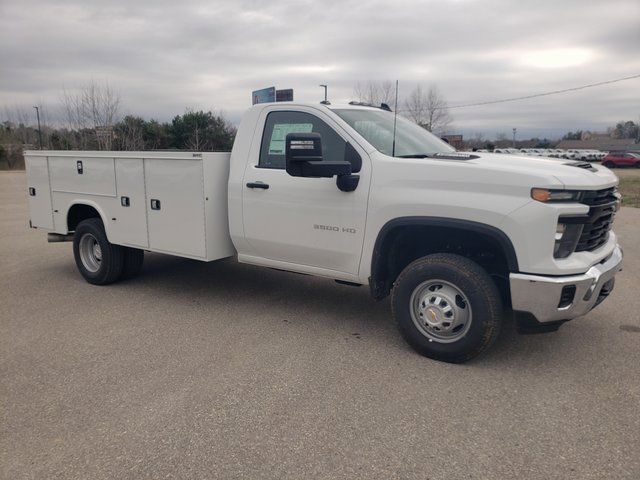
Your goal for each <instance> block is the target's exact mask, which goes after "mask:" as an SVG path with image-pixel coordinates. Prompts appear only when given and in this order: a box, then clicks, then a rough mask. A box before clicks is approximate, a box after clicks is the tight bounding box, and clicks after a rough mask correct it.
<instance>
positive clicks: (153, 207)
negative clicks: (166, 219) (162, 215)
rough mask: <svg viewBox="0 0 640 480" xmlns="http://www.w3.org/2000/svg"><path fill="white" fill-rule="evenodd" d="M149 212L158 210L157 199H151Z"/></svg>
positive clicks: (158, 201) (158, 203)
mask: <svg viewBox="0 0 640 480" xmlns="http://www.w3.org/2000/svg"><path fill="white" fill-rule="evenodd" d="M151 210H160V200H158V199H157V198H152V199H151Z"/></svg>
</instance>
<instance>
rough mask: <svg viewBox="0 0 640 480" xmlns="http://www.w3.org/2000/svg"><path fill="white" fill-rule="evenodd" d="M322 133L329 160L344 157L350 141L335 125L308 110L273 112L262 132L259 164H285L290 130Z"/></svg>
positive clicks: (323, 150)
mask: <svg viewBox="0 0 640 480" xmlns="http://www.w3.org/2000/svg"><path fill="white" fill-rule="evenodd" d="M310 132H315V133H319V134H320V135H321V136H322V155H323V157H324V159H325V160H343V159H344V158H345V147H346V143H347V142H345V141H344V140H343V139H342V137H340V135H338V134H337V133H336V132H335V130H333V128H331V127H330V126H329V125H327V124H326V123H325V122H323V121H322V120H320V119H319V118H318V117H316V116H314V115H311V114H309V113H305V112H285V111H279V112H271V113H269V115H267V120H266V122H265V125H264V132H263V133H262V144H261V146H260V159H259V161H258V166H260V167H263V168H282V169H284V167H285V164H284V163H285V162H284V147H285V144H284V142H285V138H286V137H287V134H288V133H310Z"/></svg>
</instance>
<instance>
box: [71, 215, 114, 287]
mask: <svg viewBox="0 0 640 480" xmlns="http://www.w3.org/2000/svg"><path fill="white" fill-rule="evenodd" d="M73 256H74V257H75V260H76V265H77V267H78V270H79V271H80V274H81V275H82V276H83V277H84V279H85V280H86V281H87V282H89V283H92V284H94V285H107V284H109V283H113V282H115V281H116V280H118V279H119V278H120V275H121V274H122V270H123V266H124V249H123V248H122V247H121V246H119V245H114V244H112V243H110V242H109V240H108V239H107V234H106V233H105V231H104V225H103V224H102V220H100V219H99V218H89V219H87V220H83V221H82V222H80V224H79V225H78V227H77V228H76V232H75V235H74V236H73Z"/></svg>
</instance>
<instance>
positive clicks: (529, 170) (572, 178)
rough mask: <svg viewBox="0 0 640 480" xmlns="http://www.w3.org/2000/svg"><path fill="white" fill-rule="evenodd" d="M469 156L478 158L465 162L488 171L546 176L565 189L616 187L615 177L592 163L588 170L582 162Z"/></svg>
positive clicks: (516, 156)
mask: <svg viewBox="0 0 640 480" xmlns="http://www.w3.org/2000/svg"><path fill="white" fill-rule="evenodd" d="M472 155H474V156H477V157H478V158H474V159H472V160H467V161H469V162H474V163H477V164H479V165H481V166H483V167H486V168H488V169H491V170H498V171H505V172H511V173H521V174H523V175H527V174H533V173H535V174H537V175H545V176H547V175H548V176H550V177H554V178H555V180H557V181H558V182H560V183H561V184H562V185H563V186H564V188H566V189H588V190H592V189H593V190H595V189H599V188H607V187H611V186H614V185H617V184H618V177H616V176H615V174H614V173H613V172H612V171H611V170H609V169H608V168H606V167H603V166H602V165H600V164H598V163H592V164H591V168H584V167H585V166H586V165H585V163H586V162H580V161H576V160H567V159H564V158H547V157H528V156H521V155H508V154H503V153H478V152H474V153H473V154H472ZM572 164H573V165H572ZM578 165H582V166H578Z"/></svg>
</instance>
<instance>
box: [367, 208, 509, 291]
mask: <svg viewBox="0 0 640 480" xmlns="http://www.w3.org/2000/svg"><path fill="white" fill-rule="evenodd" d="M427 234H428V235H427ZM465 249H469V250H471V251H472V252H466V253H473V254H474V255H480V256H481V257H482V256H483V255H484V256H485V258H484V260H486V262H489V263H490V264H491V265H489V263H485V265H483V259H482V258H480V259H474V258H471V259H472V260H475V261H476V262H477V263H479V264H480V265H482V266H484V267H485V268H486V269H487V270H489V273H490V274H492V275H494V276H495V277H496V281H497V283H498V282H499V283H503V284H504V285H499V288H500V290H501V291H502V293H503V295H504V296H505V298H504V300H506V301H507V302H508V301H509V298H508V295H507V294H508V273H509V272H517V271H518V259H517V256H516V251H515V248H514V246H513V243H512V242H511V240H510V239H509V237H508V236H507V235H506V234H505V233H504V232H503V231H502V230H500V229H498V228H496V227H493V226H491V225H487V224H484V223H479V222H474V221H471V220H462V219H455V218H444V217H417V216H416V217H400V218H396V219H393V220H390V221H389V222H387V223H386V224H385V225H384V226H383V227H382V229H381V230H380V232H379V233H378V237H377V239H376V242H375V245H374V249H373V254H372V258H371V277H370V278H369V285H370V288H371V294H372V296H373V297H374V298H376V299H382V298H384V297H386V296H387V295H389V293H390V291H391V288H392V286H393V282H394V281H395V279H396V278H397V276H398V275H399V274H400V272H401V271H402V270H403V269H404V268H405V267H406V266H407V265H409V264H410V263H411V262H412V261H414V260H416V259H417V258H420V257H422V256H426V255H430V254H434V253H456V254H459V255H464V253H465V252H464V250H465ZM491 270H495V271H491ZM505 276H506V278H503V279H502V280H499V279H498V277H505Z"/></svg>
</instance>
